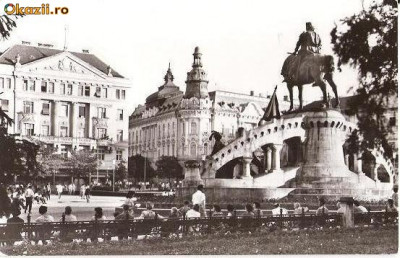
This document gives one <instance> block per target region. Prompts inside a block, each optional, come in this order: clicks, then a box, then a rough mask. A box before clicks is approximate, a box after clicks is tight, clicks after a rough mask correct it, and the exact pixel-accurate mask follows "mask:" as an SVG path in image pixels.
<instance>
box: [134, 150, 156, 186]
mask: <svg viewBox="0 0 400 258" xmlns="http://www.w3.org/2000/svg"><path fill="white" fill-rule="evenodd" d="M145 162H146V181H147V180H148V179H150V178H152V177H153V176H154V174H155V171H154V168H153V167H152V166H151V164H150V161H149V159H146V158H144V157H143V156H142V155H135V156H131V157H129V159H128V175H129V177H133V178H135V179H136V180H143V179H144V169H145V166H144V164H145Z"/></svg>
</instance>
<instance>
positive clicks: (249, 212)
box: [242, 203, 254, 218]
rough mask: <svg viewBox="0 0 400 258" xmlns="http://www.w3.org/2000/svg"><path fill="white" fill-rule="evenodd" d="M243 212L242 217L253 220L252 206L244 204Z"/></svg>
mask: <svg viewBox="0 0 400 258" xmlns="http://www.w3.org/2000/svg"><path fill="white" fill-rule="evenodd" d="M245 209H246V210H245V212H244V213H243V215H242V216H243V217H250V218H254V209H253V205H251V204H249V203H248V204H246V206H245Z"/></svg>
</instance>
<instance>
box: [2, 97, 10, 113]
mask: <svg viewBox="0 0 400 258" xmlns="http://www.w3.org/2000/svg"><path fill="white" fill-rule="evenodd" d="M8 104H9V102H8V99H2V100H1V101H0V107H1V109H2V110H3V111H4V112H8Z"/></svg>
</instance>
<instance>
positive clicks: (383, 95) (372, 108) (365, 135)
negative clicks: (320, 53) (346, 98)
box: [331, 0, 398, 156]
mask: <svg viewBox="0 0 400 258" xmlns="http://www.w3.org/2000/svg"><path fill="white" fill-rule="evenodd" d="M397 15H398V4H397V2H396V1H395V0H381V1H374V2H373V3H372V4H371V6H369V7H368V8H367V9H364V10H362V11H361V12H360V13H358V14H355V15H353V16H350V17H346V18H344V19H342V20H341V24H340V25H338V26H335V27H334V29H333V30H332V32H331V36H332V44H333V51H334V52H335V53H336V54H337V55H338V57H339V61H338V66H339V69H340V66H341V65H342V64H348V65H350V66H352V67H354V68H356V69H357V70H358V72H359V87H358V89H357V94H358V95H359V98H357V101H355V103H352V109H353V110H354V114H358V119H359V124H358V127H359V135H353V136H352V137H351V140H352V141H354V142H356V144H354V143H353V144H350V145H351V146H353V148H354V149H356V150H357V149H365V148H375V147H378V146H382V147H383V148H384V149H385V151H386V154H387V155H388V156H390V155H391V153H392V149H391V146H390V145H389V144H388V141H387V135H388V133H389V132H390V130H391V128H390V127H388V123H387V119H385V116H384V113H385V112H386V110H387V108H388V104H390V101H391V98H392V100H393V99H395V101H397V96H398V93H397V87H398V86H397V83H398V81H397V72H398V60H397V58H398V43H397V40H398V24H397V22H398V21H397ZM396 108H397V104H396Z"/></svg>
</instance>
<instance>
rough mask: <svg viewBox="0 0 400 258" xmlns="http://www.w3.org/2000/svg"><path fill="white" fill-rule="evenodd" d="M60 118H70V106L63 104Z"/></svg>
mask: <svg viewBox="0 0 400 258" xmlns="http://www.w3.org/2000/svg"><path fill="white" fill-rule="evenodd" d="M60 116H64V117H67V116H68V104H61V108H60Z"/></svg>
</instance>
